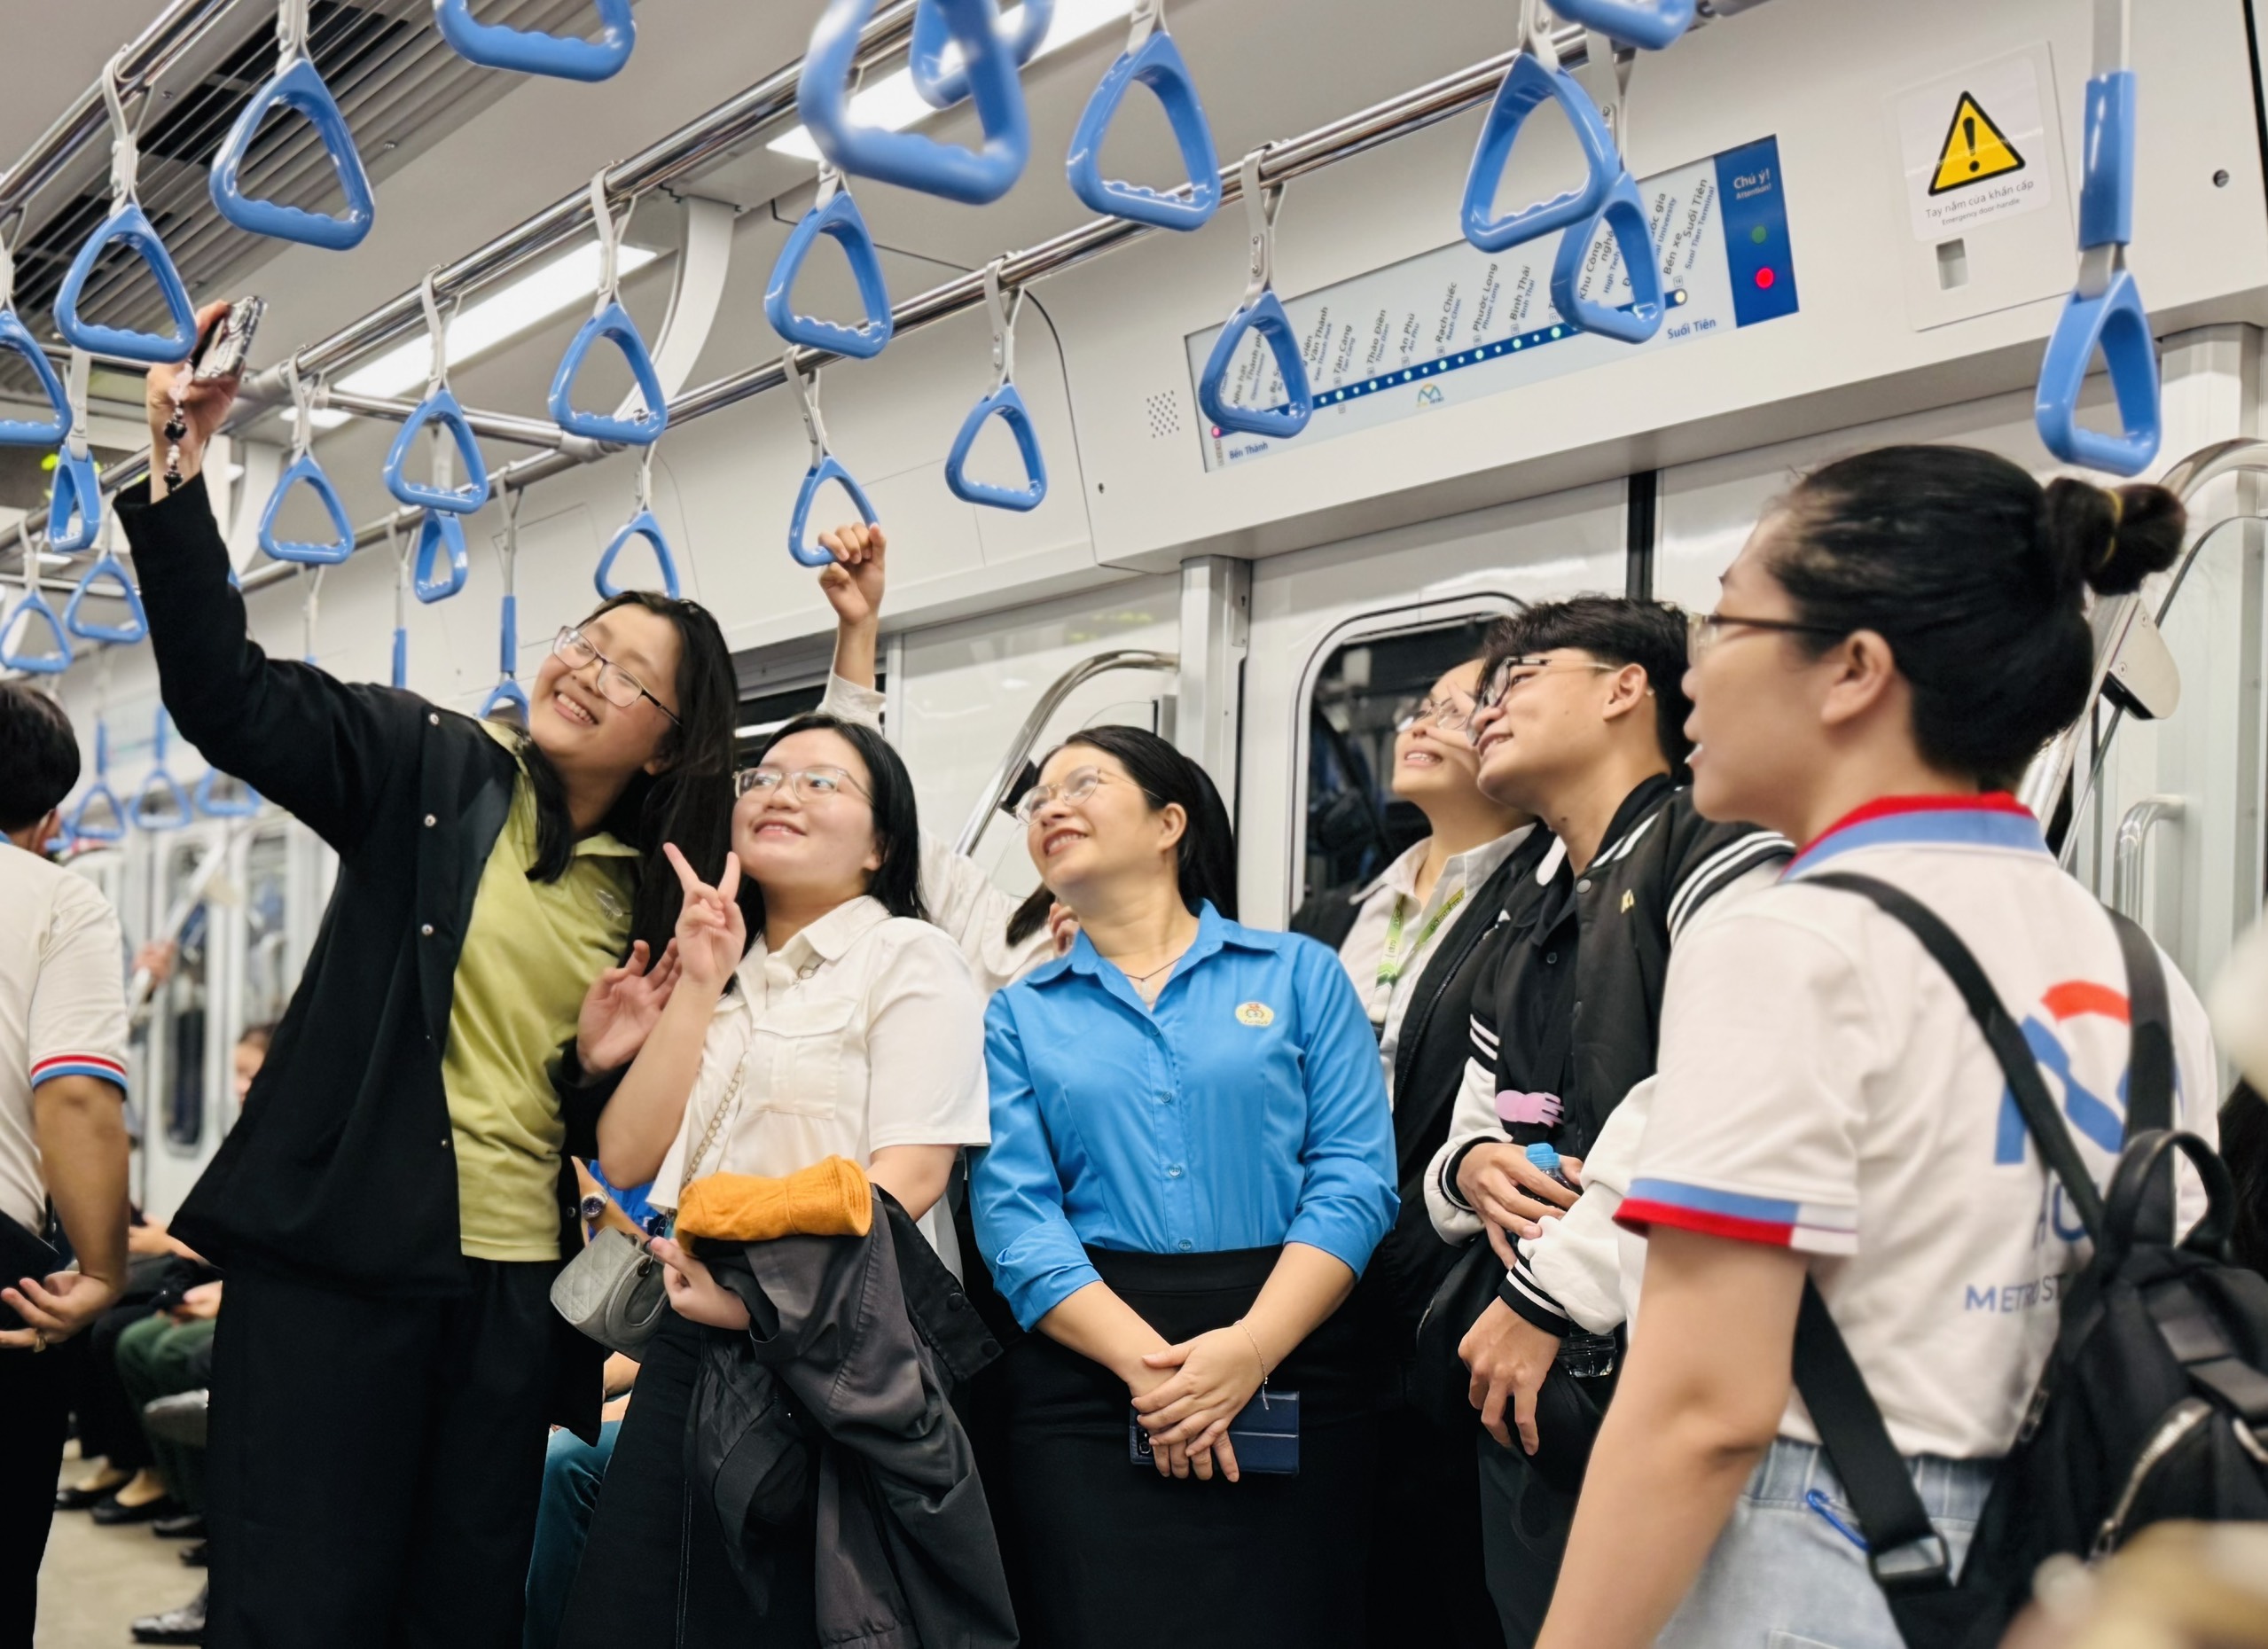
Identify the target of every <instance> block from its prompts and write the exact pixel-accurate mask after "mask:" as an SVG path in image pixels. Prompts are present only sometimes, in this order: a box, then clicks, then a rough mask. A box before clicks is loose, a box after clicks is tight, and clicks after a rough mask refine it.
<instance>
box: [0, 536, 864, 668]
mask: <svg viewBox="0 0 2268 1649" xmlns="http://www.w3.org/2000/svg"><path fill="white" fill-rule="evenodd" d="M830 559H832V558H830ZM38 569H39V557H38V556H37V555H36V554H31V555H27V556H26V557H25V558H24V598H23V599H22V600H21V601H20V602H18V603H17V604H16V610H15V611H14V612H13V613H10V614H9V615H8V620H7V622H6V623H5V624H4V625H0V668H6V669H11V670H21V671H23V672H24V673H25V674H26V675H27V676H60V675H62V674H63V672H64V671H66V670H67V669H69V668H71V638H70V637H68V636H66V635H65V634H64V632H63V622H62V621H61V620H60V619H59V618H57V617H56V616H55V609H54V608H53V607H51V606H48V605H47V598H46V597H44V596H43V595H41V594H40V592H39V582H38V581H39V570H38ZM41 626H45V628H46V630H47V634H48V637H49V638H50V639H51V640H52V641H53V642H54V643H55V648H56V650H55V651H54V652H52V653H34V652H32V651H31V646H32V632H33V631H34V630H35V629H37V628H39V627H41ZM10 636H16V637H19V638H20V645H10V643H9V641H8V637H10Z"/></svg>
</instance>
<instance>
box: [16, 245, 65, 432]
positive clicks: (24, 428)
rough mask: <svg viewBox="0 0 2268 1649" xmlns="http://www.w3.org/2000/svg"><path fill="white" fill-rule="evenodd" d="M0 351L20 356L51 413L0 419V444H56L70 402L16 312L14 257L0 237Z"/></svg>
mask: <svg viewBox="0 0 2268 1649" xmlns="http://www.w3.org/2000/svg"><path fill="white" fill-rule="evenodd" d="M0 353H5V354H9V355H12V356H17V357H18V358H20V360H21V361H22V362H23V363H24V365H25V366H26V367H27V369H28V370H29V371H30V372H31V375H32V376H33V377H34V378H35V379H37V380H38V382H39V389H40V393H41V394H42V395H45V396H46V397H47V404H48V406H49V408H50V409H51V410H52V412H53V416H52V417H51V418H0V447H53V446H59V445H60V444H61V443H62V442H63V438H64V437H65V436H66V435H67V434H70V433H71V402H70V398H69V397H68V396H67V395H65V394H64V390H63V380H62V379H59V378H58V377H57V376H56V375H55V368H54V366H53V365H52V364H51V363H50V362H49V360H48V358H47V351H46V350H44V349H43V348H40V347H39V340H38V339H36V338H35V337H33V336H32V333H31V329H30V328H29V327H27V326H26V325H25V324H23V321H22V320H21V319H20V317H18V316H17V314H16V260H15V255H14V254H12V252H10V251H9V250H8V243H7V241H6V239H5V238H0Z"/></svg>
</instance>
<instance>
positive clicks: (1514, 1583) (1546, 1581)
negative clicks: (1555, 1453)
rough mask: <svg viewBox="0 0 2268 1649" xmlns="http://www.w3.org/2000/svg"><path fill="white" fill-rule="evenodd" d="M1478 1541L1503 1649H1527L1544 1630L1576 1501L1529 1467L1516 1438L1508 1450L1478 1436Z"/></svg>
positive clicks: (1489, 1439) (1480, 1435)
mask: <svg viewBox="0 0 2268 1649" xmlns="http://www.w3.org/2000/svg"><path fill="white" fill-rule="evenodd" d="M1478 1436H1479V1439H1480V1441H1479V1442H1478V1443H1477V1444H1476V1445H1475V1446H1476V1447H1477V1448H1478V1449H1479V1450H1480V1468H1481V1539H1482V1544H1483V1546H1484V1548H1485V1550H1486V1552H1487V1568H1488V1576H1489V1596H1490V1597H1491V1598H1494V1599H1495V1600H1496V1606H1497V1618H1498V1620H1499V1621H1501V1622H1503V1625H1504V1641H1505V1649H1529V1645H1531V1644H1533V1643H1534V1642H1535V1641H1536V1637H1537V1633H1539V1632H1541V1631H1542V1630H1543V1629H1544V1616H1545V1614H1547V1613H1548V1612H1549V1611H1550V1609H1551V1606H1552V1588H1553V1587H1555V1586H1557V1585H1558V1584H1559V1581H1560V1559H1561V1558H1563V1557H1565V1556H1566V1555H1567V1549H1568V1529H1569V1528H1572V1527H1574V1524H1575V1500H1576V1497H1574V1496H1573V1495H1570V1494H1563V1493H1561V1492H1560V1490H1559V1489H1554V1488H1552V1486H1551V1484H1549V1483H1547V1482H1545V1481H1544V1480H1543V1478H1541V1477H1540V1476H1538V1475H1537V1473H1536V1472H1535V1471H1534V1470H1533V1469H1532V1468H1531V1467H1530V1466H1529V1464H1528V1457H1527V1456H1526V1455H1525V1454H1523V1453H1521V1450H1520V1444H1519V1439H1518V1437H1517V1436H1515V1437H1514V1438H1513V1446H1512V1447H1511V1448H1509V1449H1505V1448H1502V1447H1499V1446H1498V1442H1497V1440H1496V1439H1495V1438H1493V1437H1491V1436H1490V1435H1489V1434H1488V1433H1486V1432H1480V1433H1479V1434H1478Z"/></svg>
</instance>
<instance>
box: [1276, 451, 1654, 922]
mask: <svg viewBox="0 0 2268 1649" xmlns="http://www.w3.org/2000/svg"><path fill="white" fill-rule="evenodd" d="M1624 490H1625V489H1624V486H1623V483H1622V482H1619V481H1616V482H1609V483H1604V484H1601V485H1599V486H1593V487H1584V488H1576V489H1574V490H1572V491H1568V492H1564V493H1558V494H1554V495H1552V496H1549V497H1545V498H1537V499H1531V500H1529V501H1527V502H1525V503H1521V504H1506V505H1503V506H1500V507H1498V508H1494V509H1489V510H1482V511H1477V512H1474V513H1472V514H1469V515H1462V516H1456V517H1452V518H1450V519H1449V520H1441V521H1431V522H1427V523H1425V524H1423V525H1421V526H1417V527H1410V528H1396V529H1394V530H1392V531H1389V532H1384V533H1377V534H1373V535H1368V536H1366V537H1363V538H1358V539H1352V540H1349V541H1348V542H1346V543H1337V544H1330V545H1326V546H1324V547H1322V548H1319V549H1315V550H1308V551H1300V552H1299V553H1297V554H1294V555H1287V556H1279V557H1277V558H1275V559H1271V560H1267V561H1262V562H1259V563H1257V564H1256V565H1255V567H1254V568H1253V573H1252V621H1251V645H1250V653H1249V655H1248V657H1247V660H1246V662H1245V679H1244V698H1243V722H1242V728H1241V731H1240V740H1239V747H1240V752H1241V756H1240V763H1239V772H1238V774H1237V788H1238V792H1239V794H1240V801H1241V806H1240V809H1239V817H1238V831H1239V853H1238V856H1239V879H1240V901H1241V903H1242V906H1243V917H1244V919H1245V920H1246V921H1247V922H1248V923H1251V924H1252V925H1253V926H1260V927H1280V926H1285V925H1286V924H1287V922H1288V921H1289V919H1290V918H1291V916H1292V914H1293V913H1294V911H1295V910H1298V909H1299V908H1300V906H1301V905H1302V903H1305V902H1306V901H1308V900H1309V899H1310V898H1312V897H1315V896H1317V895H1322V894H1325V893H1326V892H1327V891H1333V890H1338V889H1341V888H1344V889H1348V890H1351V889H1352V888H1353V887H1357V886H1359V885H1360V884H1361V883H1362V882H1363V881H1365V880H1367V879H1370V878H1371V877H1373V876H1375V875H1376V874H1377V873H1378V871H1379V870H1380V869H1382V868H1383V867H1384V865H1385V864H1386V863H1387V862H1388V860H1389V859H1390V858H1391V857H1392V856H1394V855H1395V854H1396V853H1398V852H1400V851H1401V850H1402V849H1403V848H1406V847H1408V846H1409V845H1410V844H1411V843H1412V842H1413V841H1415V840H1418V837H1419V834H1421V833H1422V832H1423V824H1422V822H1421V821H1418V820H1414V819H1413V818H1412V817H1410V815H1411V814H1412V811H1413V809H1408V808H1406V806H1404V805H1397V804H1396V802H1395V801H1393V798H1392V795H1391V793H1390V791H1389V790H1388V755H1389V753H1390V751H1391V749H1392V746H1393V739H1394V735H1393V731H1392V726H1393V721H1394V717H1395V715H1396V712H1397V710H1398V709H1399V707H1401V705H1402V704H1403V702H1404V700H1405V699H1417V698H1421V697H1422V696H1423V695H1424V693H1425V692H1426V690H1427V688H1428V687H1430V686H1431V685H1432V684H1433V683H1434V680H1435V677H1437V676H1439V675H1440V674H1441V673H1442V672H1443V670H1445V669H1447V668H1449V667H1450V666H1451V665H1453V664H1455V663H1457V662H1459V660H1463V659H1467V658H1470V657H1472V656H1473V655H1474V653H1475V652H1476V651H1477V650H1478V646H1479V642H1480V638H1481V637H1482V635H1483V634H1484V633H1485V631H1486V629H1487V627H1488V625H1489V624H1490V622H1492V621H1494V620H1495V619H1497V618H1498V617H1500V616H1502V615H1504V614H1505V613H1510V612H1512V611H1513V610H1514V609H1515V608H1517V607H1518V606H1521V605H1522V604H1524V603H1527V602H1530V601H1539V600H1547V599H1550V598H1554V597H1559V596H1568V595H1574V594H1576V593H1577V592H1579V591H1584V590H1603V591H1607V592H1610V593H1614V594H1620V593H1622V591H1623V590H1624V588H1625V587H1626V578H1627V567H1626V560H1627V551H1626V543H1625V529H1624V520H1625V510H1624Z"/></svg>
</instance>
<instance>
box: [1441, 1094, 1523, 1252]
mask: <svg viewBox="0 0 2268 1649" xmlns="http://www.w3.org/2000/svg"><path fill="white" fill-rule="evenodd" d="M1504 1137H1505V1131H1504V1124H1503V1123H1502V1122H1500V1121H1498V1120H1497V1074H1496V1070H1495V1068H1494V1067H1492V1066H1490V1065H1487V1064H1483V1063H1482V1060H1481V1059H1480V1058H1479V1056H1478V1055H1477V1054H1475V1053H1473V1052H1471V1051H1467V1053H1466V1057H1465V1081H1464V1082H1463V1083H1462V1084H1461V1085H1460V1086H1459V1089H1458V1090H1457V1103H1456V1105H1455V1106H1452V1107H1451V1111H1450V1116H1449V1137H1448V1138H1447V1139H1444V1140H1443V1141H1442V1145H1441V1149H1440V1150H1438V1151H1436V1152H1435V1153H1434V1159H1433V1161H1431V1162H1429V1163H1427V1165H1426V1212H1427V1214H1428V1215H1431V1216H1432V1218H1433V1223H1434V1230H1435V1231H1438V1232H1439V1233H1440V1234H1441V1239H1442V1240H1443V1242H1447V1243H1461V1242H1464V1241H1466V1240H1467V1239H1470V1238H1474V1237H1477V1236H1479V1235H1480V1234H1481V1216H1480V1215H1477V1214H1475V1213H1474V1212H1473V1210H1472V1209H1470V1208H1468V1207H1466V1206H1465V1205H1464V1204H1463V1203H1462V1202H1460V1201H1459V1200H1457V1198H1456V1196H1455V1195H1454V1194H1453V1192H1452V1191H1451V1187H1450V1185H1449V1184H1448V1180H1447V1177H1446V1176H1447V1175H1448V1173H1449V1165H1450V1164H1451V1162H1453V1161H1456V1158H1457V1153H1459V1151H1461V1150H1463V1149H1464V1148H1465V1146H1466V1145H1470V1144H1471V1143H1473V1142H1474V1140H1477V1139H1488V1140H1495V1141H1502V1140H1503V1139H1504Z"/></svg>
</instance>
